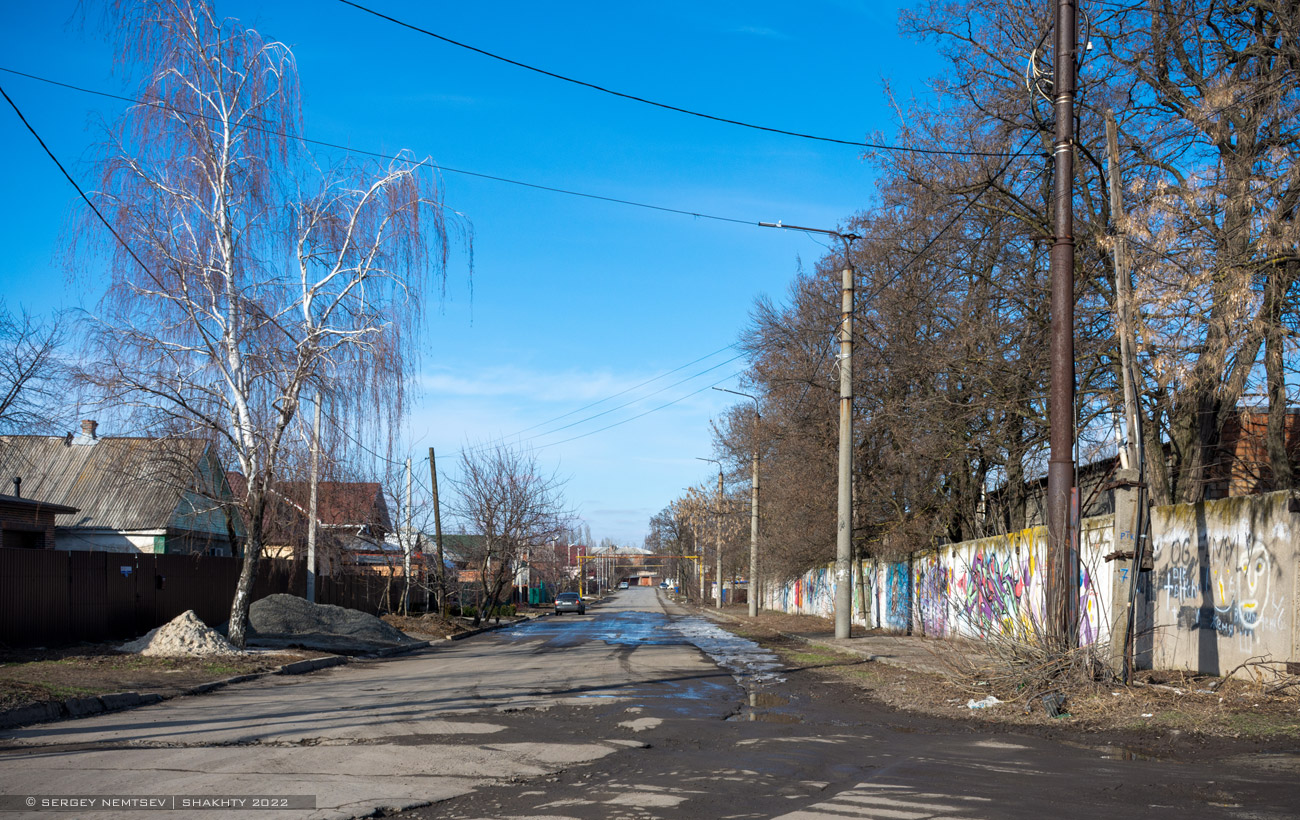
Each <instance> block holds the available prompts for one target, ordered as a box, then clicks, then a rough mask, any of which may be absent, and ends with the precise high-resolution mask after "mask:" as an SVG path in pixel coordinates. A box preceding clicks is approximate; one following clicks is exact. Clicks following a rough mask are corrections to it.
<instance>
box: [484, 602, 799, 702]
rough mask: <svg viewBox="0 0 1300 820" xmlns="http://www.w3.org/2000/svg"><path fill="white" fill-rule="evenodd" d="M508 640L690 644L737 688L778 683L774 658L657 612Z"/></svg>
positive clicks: (692, 621)
mask: <svg viewBox="0 0 1300 820" xmlns="http://www.w3.org/2000/svg"><path fill="white" fill-rule="evenodd" d="M499 634H500V635H501V637H503V638H506V639H510V640H538V639H541V640H545V641H546V642H547V644H548V645H551V646H559V647H563V646H578V645H580V644H582V643H584V642H586V641H603V642H605V643H607V644H610V645H611V646H685V645H688V644H689V645H693V646H695V647H697V648H699V649H700V651H702V652H703V653H704V654H706V655H708V656H709V657H710V658H712V659H713V662H714V663H716V664H718V665H719V666H721V667H722V668H724V669H726V670H727V671H728V672H730V673H731V675H732V677H734V678H735V679H736V680H737V682H739V683H741V684H750V683H759V684H761V683H769V682H778V683H779V682H783V681H784V680H785V678H782V677H780V676H778V675H777V674H775V672H776V671H777V670H779V669H782V668H783V666H782V664H781V662H780V661H779V660H778V659H777V657H776V655H773V654H772V653H771V652H768V651H767V650H765V649H763V648H762V647H760V646H759V645H758V644H756V643H754V642H753V641H751V640H747V639H745V638H741V637H738V636H736V635H733V634H731V633H730V632H728V631H726V630H725V629H722V628H721V627H719V626H717V625H715V624H713V623H711V622H710V621H707V620H705V619H704V618H698V617H686V618H680V619H678V620H676V621H670V620H669V619H668V616H666V615H663V614H661V613H658V612H615V613H610V614H608V615H600V616H598V617H596V618H593V619H591V620H589V621H563V620H561V619H559V618H554V619H552V618H546V619H543V620H540V621H533V622H531V623H529V624H527V625H526V626H521V627H517V628H515V629H511V630H508V631H506V632H502V633H499Z"/></svg>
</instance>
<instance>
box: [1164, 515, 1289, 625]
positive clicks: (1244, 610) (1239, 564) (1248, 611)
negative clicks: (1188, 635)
mask: <svg viewBox="0 0 1300 820" xmlns="http://www.w3.org/2000/svg"><path fill="white" fill-rule="evenodd" d="M1156 549H1157V550H1158V557H1159V559H1160V570H1159V572H1158V577H1157V584H1156V589H1157V592H1158V593H1162V594H1163V595H1164V596H1165V600H1166V608H1167V610H1169V611H1171V612H1173V613H1175V614H1176V615H1177V618H1176V620H1175V623H1176V625H1177V627H1178V628H1179V629H1183V630H1198V629H1207V630H1213V631H1214V632H1216V633H1218V634H1219V635H1220V636H1222V637H1225V638H1234V637H1235V638H1244V639H1247V640H1249V639H1252V638H1254V637H1255V635H1256V631H1257V630H1261V629H1270V628H1281V627H1284V626H1285V625H1286V624H1285V607H1284V606H1283V600H1282V598H1283V596H1282V595H1281V594H1280V593H1279V592H1277V591H1275V590H1274V589H1273V587H1274V575H1275V574H1277V572H1276V566H1275V564H1276V561H1275V559H1274V556H1273V554H1272V552H1271V551H1270V550H1269V549H1268V545H1267V544H1266V543H1265V541H1264V539H1263V538H1260V537H1257V535H1256V533H1255V532H1254V531H1250V530H1247V531H1245V532H1239V533H1229V534H1224V535H1213V536H1205V537H1201V538H1194V537H1193V536H1192V534H1190V533H1187V532H1181V533H1178V537H1175V538H1172V539H1168V540H1164V541H1163V542H1161V541H1158V542H1157V545H1156Z"/></svg>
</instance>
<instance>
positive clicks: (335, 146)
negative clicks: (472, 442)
mask: <svg viewBox="0 0 1300 820" xmlns="http://www.w3.org/2000/svg"><path fill="white" fill-rule="evenodd" d="M0 72H4V73H7V74H13V75H15V76H18V77H23V78H26V79H29V80H34V81H36V82H40V83H46V84H48V85H53V86H56V87H58V88H64V89H67V90H69V91H76V92H79V93H82V94H89V95H92V96H96V97H104V98H107V99H111V100H118V101H120V102H126V103H131V104H132V105H145V106H150V107H152V108H157V109H159V110H161V111H171V112H173V113H176V114H182V115H184V116H187V117H195V118H198V119H204V120H208V121H215V120H216V119H217V118H216V117H215V116H213V115H211V114H204V113H202V112H198V111H187V110H186V109H183V108H177V107H175V106H172V105H167V104H165V103H161V102H158V101H156V100H154V101H151V100H142V99H139V98H137V97H128V96H125V95H122V94H114V93H112V92H109V91H97V90H95V89H93V88H86V87H84V86H79V85H73V84H72V83H65V82H62V81H60V80H52V79H50V78H48V77H42V76H40V75H37V74H30V73H28V72H25V71H18V70H17V69H13V68H7V67H5V66H0ZM242 127H244V128H247V129H249V130H250V131H256V132H258V133H262V134H269V135H270V136H274V137H283V138H285V139H294V140H299V141H301V142H303V143H305V144H307V145H316V146H319V147H321V148H329V149H331V150H335V151H342V152H343V153H345V154H357V155H360V156H367V157H374V158H376V159H386V160H398V161H403V162H409V163H411V165H412V166H414V167H416V168H420V167H428V168H430V169H432V170H435V171H438V172H440V173H443V172H445V173H450V174H459V175H461V176H468V177H474V178H476V179H486V180H491V181H493V182H501V183H505V184H507V185H518V186H520V187H523V188H531V189H533V190H538V191H546V192H548V193H554V194H562V195H564V196H574V197H579V198H582V199H592V200H596V201H599V202H608V203H611V204H614V205H627V206H629V207H633V208H644V209H646V210H651V211H658V212H661V213H669V214H676V215H678V216H690V217H695V218H697V219H708V220H712V221H715V222H728V223H731V224H735V225H750V226H757V225H758V224H759V220H756V219H737V218H735V217H730V216H718V215H716V214H707V213H704V212H702V211H690V210H686V209H683V208H671V207H668V206H665V205H654V204H651V203H646V202H638V201H636V200H631V199H622V198H619V197H612V196H605V195H603V194H592V193H587V192H585V191H575V190H572V189H569V188H560V187H557V186H553V185H543V184H541V183H537V182H528V181H525V180H520V179H512V178H510V177H503V176H497V175H495V174H487V173H482V172H480V171H470V170H467V169H464V168H453V167H450V166H447V165H440V164H438V163H436V162H434V161H433V160H432V159H431V158H430V159H424V160H421V161H419V162H416V161H415V160H414V159H413V158H412V157H411V156H410V155H401V154H387V153H384V152H383V151H373V150H369V149H365V148H353V147H349V146H347V145H342V144H340V143H337V142H329V141H327V140H319V139H313V138H311V137H304V136H301V135H295V134H290V133H287V132H284V131H278V130H276V129H273V128H266V127H264V126H259V125H249V124H244V125H243V126H242ZM993 156H1005V155H1004V154H997V155H993ZM65 175H66V172H65ZM74 185H75V183H74ZM875 238H876V239H878V240H885V239H902V237H875Z"/></svg>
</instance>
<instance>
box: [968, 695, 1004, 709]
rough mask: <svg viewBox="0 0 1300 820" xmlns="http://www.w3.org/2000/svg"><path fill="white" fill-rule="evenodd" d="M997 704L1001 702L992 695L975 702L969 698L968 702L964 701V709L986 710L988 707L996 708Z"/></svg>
mask: <svg viewBox="0 0 1300 820" xmlns="http://www.w3.org/2000/svg"><path fill="white" fill-rule="evenodd" d="M999 703H1002V701H1000V700H998V699H997V698H995V697H993V696H992V695H989V696H988V697H986V698H982V699H980V700H975V699H974V698H971V699H970V700H968V701H966V708H967V709H988V708H990V707H993V706H997V705H998V704H999Z"/></svg>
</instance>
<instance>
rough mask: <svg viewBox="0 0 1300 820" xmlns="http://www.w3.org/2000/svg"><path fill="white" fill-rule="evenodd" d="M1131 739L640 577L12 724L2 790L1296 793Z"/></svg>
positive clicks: (1149, 808) (370, 802) (1278, 802)
mask: <svg viewBox="0 0 1300 820" xmlns="http://www.w3.org/2000/svg"><path fill="white" fill-rule="evenodd" d="M1124 757H1125V755H1124V753H1123V752H1122V750H1115V749H1091V748H1087V747H1083V746H1066V745H1062V744H1060V743H1056V742H1053V741H1049V740H1044V739H1040V738H1030V737H1022V736H1013V735H1002V736H999V735H991V734H987V733H980V732H975V731H972V730H969V729H966V728H954V727H953V726H951V725H950V724H945V723H943V722H939V721H930V720H926V719H919V718H915V717H910V716H906V715H900V714H899V713H895V712H892V711H889V710H885V709H882V708H880V707H877V706H874V705H872V704H870V703H869V702H867V701H865V700H863V699H861V698H860V697H859V696H858V695H857V694H856V693H855V692H853V691H851V690H850V689H849V688H848V687H846V686H843V685H841V684H833V683H826V682H822V681H820V680H818V679H817V678H816V677H815V676H813V675H811V674H809V673H807V672H801V671H799V670H785V669H781V668H779V664H777V663H776V660H775V658H772V657H771V656H769V655H766V653H764V652H763V651H762V650H761V649H759V648H758V647H755V646H754V645H752V644H749V643H748V642H745V641H742V640H737V639H734V638H732V637H730V636H729V635H728V634H727V633H725V632H723V631H721V630H720V629H718V628H717V627H716V626H713V625H712V624H711V623H709V622H708V621H706V620H705V619H702V618H699V617H698V616H689V615H687V614H686V613H684V612H681V611H675V610H674V608H673V607H672V605H671V604H667V603H665V602H664V601H663V600H662V599H661V598H660V596H659V595H658V592H657V590H652V589H632V590H627V591H625V592H621V593H618V595H617V596H616V597H615V599H614V600H613V601H612V602H610V603H608V604H606V605H604V606H601V607H596V608H592V609H589V610H588V613H587V615H585V616H575V615H565V616H562V617H559V618H555V617H547V618H543V619H541V620H538V621H535V622H532V623H529V624H527V625H524V626H520V627H516V628H513V629H509V630H503V631H501V632H495V633H490V634H486V635H481V636H478V637H475V638H471V639H469V640H466V641H461V642H456V643H450V644H445V645H440V646H438V647H436V648H434V649H431V650H427V651H424V652H421V653H418V654H415V655H410V656H404V657H399V658H395V659H390V660H386V661H380V662H373V663H364V664H351V665H348V666H346V667H337V668H335V669H331V670H327V671H324V672H320V673H316V674H313V675H311V676H308V677H306V678H297V679H293V678H289V679H275V678H272V679H267V680H263V681H256V682H251V683H248V684H241V685H238V686H234V687H230V688H229V689H226V690H222V691H219V692H216V693H213V694H211V695H206V696H202V697H193V698H181V699H177V700H173V701H169V702H166V703H162V704H158V705H156V706H152V707H147V708H145V709H140V710H136V711H132V712H123V713H117V714H111V715H102V716H99V717H94V718H88V719H85V720H79V721H72V722H66V723H60V724H51V725H47V726H36V727H31V728H29V729H26V730H11V731H9V732H7V733H6V735H5V736H4V737H3V738H0V794H4V795H16V794H23V795H26V794H39V795H50V794H58V795H70V794H96V795H201V796H223V795H229V796H251V795H272V796H273V795H311V796H314V799H315V801H316V805H317V806H318V807H319V808H318V809H317V810H316V811H297V810H282V811H274V812H271V811H267V812H261V811H257V812H250V811H242V812H238V813H236V812H231V811H208V812H180V811H175V812H172V811H166V812H158V813H151V814H147V815H146V814H143V813H140V812H137V811H125V812H95V813H93V814H90V813H87V814H84V815H78V816H90V817H102V818H110V817H140V816H154V817H160V818H161V817H180V816H193V817H206V818H213V817H224V816H231V817H241V818H250V817H259V816H266V817H275V818H282V819H283V820H288V818H292V817H308V816H311V817H353V816H365V815H367V814H370V813H371V812H374V811H376V810H378V809H389V810H390V811H391V810H395V809H397V810H400V809H402V808H403V807H406V808H408V809H409V810H408V811H406V812H404V813H403V814H402V815H401V816H403V817H408V818H417V817H418V818H467V819H468V818H602V820H603V819H604V818H638V819H640V818H657V817H664V818H668V817H673V818H749V817H754V818H760V817H761V818H773V817H779V818H784V819H785V820H795V819H796V818H827V819H828V820H830V819H832V818H833V819H834V820H845V818H887V819H888V820H908V819H909V818H918V820H919V818H929V817H936V818H937V817H954V818H957V817H961V818H976V817H983V818H1019V817H1024V818H1055V817H1061V818H1088V820H1095V818H1097V817H1107V818H1126V817H1133V818H1147V817H1171V818H1173V817H1178V818H1180V819H1181V818H1189V817H1197V818H1199V817H1210V818H1216V817H1223V818H1283V817H1300V787H1297V785H1296V775H1297V765H1296V763H1297V758H1295V757H1292V756H1271V757H1260V756H1256V757H1251V758H1243V759H1240V760H1235V761H1224V762H1220V763H1217V764H1213V765H1210V764H1196V765H1191V764H1183V763H1175V762H1167V761H1159V760H1132V759H1124ZM428 803H432V804H433V805H426V806H424V807H418V806H420V805H421V804H428ZM410 807H417V808H410ZM11 816H12V817H18V816H41V817H51V816H55V815H53V814H52V813H48V812H47V813H37V812H31V813H26V812H23V813H18V814H7V813H6V814H0V820H3V819H4V818H7V817H11ZM62 816H64V817H66V816H68V815H62Z"/></svg>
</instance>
